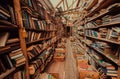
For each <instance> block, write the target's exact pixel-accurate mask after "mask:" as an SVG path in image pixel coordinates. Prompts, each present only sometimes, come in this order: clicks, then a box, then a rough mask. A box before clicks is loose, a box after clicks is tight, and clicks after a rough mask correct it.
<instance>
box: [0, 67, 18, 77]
mask: <svg viewBox="0 0 120 79" xmlns="http://www.w3.org/2000/svg"><path fill="white" fill-rule="evenodd" d="M15 70H16V68H15V67H14V68H12V69H9V70H7V71H6V72H5V73H3V74H1V75H0V79H3V78H5V77H6V76H8V75H9V74H11V73H12V72H14V71H15Z"/></svg>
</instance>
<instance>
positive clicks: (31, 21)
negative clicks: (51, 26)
mask: <svg viewBox="0 0 120 79" xmlns="http://www.w3.org/2000/svg"><path fill="white" fill-rule="evenodd" d="M22 17H23V19H22V20H23V24H24V27H25V28H28V29H29V28H32V29H40V30H46V29H47V28H48V27H47V23H46V21H44V20H39V19H38V18H34V17H31V16H30V15H29V14H28V13H27V12H26V11H22Z"/></svg>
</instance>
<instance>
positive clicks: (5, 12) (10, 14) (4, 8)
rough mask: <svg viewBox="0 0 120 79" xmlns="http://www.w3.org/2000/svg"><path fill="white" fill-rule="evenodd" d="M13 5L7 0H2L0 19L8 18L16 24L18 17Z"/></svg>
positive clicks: (0, 3) (0, 2)
mask: <svg viewBox="0 0 120 79" xmlns="http://www.w3.org/2000/svg"><path fill="white" fill-rule="evenodd" d="M15 15H16V14H15V11H14V9H13V6H11V5H10V4H6V2H5V1H0V19H1V20H7V21H9V22H11V23H13V24H16V17H15Z"/></svg>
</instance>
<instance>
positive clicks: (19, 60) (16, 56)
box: [9, 49, 26, 67]
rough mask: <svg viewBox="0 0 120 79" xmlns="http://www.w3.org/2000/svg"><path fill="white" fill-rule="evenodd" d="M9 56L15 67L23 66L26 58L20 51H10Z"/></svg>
mask: <svg viewBox="0 0 120 79" xmlns="http://www.w3.org/2000/svg"><path fill="white" fill-rule="evenodd" d="M9 56H10V59H11V60H12V62H13V64H14V65H15V66H16V67H18V66H21V65H23V64H25V61H26V58H25V56H24V54H23V51H22V49H17V50H14V51H11V53H9Z"/></svg>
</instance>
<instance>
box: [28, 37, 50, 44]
mask: <svg viewBox="0 0 120 79" xmlns="http://www.w3.org/2000/svg"><path fill="white" fill-rule="evenodd" d="M50 38H52V37H48V38H40V39H39V40H35V41H32V42H28V43H27V45H31V44H33V43H37V42H40V41H44V40H48V39H50Z"/></svg>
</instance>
